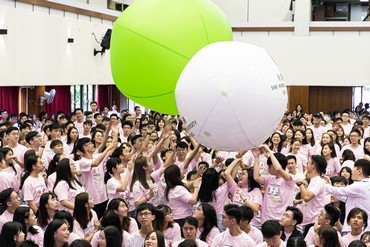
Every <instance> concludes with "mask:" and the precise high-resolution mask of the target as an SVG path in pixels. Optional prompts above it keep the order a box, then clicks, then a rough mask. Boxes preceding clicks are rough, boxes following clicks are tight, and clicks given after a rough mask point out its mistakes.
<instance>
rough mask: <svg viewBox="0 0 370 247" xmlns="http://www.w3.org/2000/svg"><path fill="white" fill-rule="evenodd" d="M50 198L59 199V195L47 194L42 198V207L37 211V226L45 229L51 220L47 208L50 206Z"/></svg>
mask: <svg viewBox="0 0 370 247" xmlns="http://www.w3.org/2000/svg"><path fill="white" fill-rule="evenodd" d="M49 198H50V199H53V198H57V195H55V194H54V193H52V192H46V193H44V194H42V195H41V197H40V206H39V209H38V211H37V224H38V225H39V226H41V227H42V228H45V227H46V226H47V225H48V220H50V217H49V214H48V210H47V208H46V207H45V206H46V204H48V201H49Z"/></svg>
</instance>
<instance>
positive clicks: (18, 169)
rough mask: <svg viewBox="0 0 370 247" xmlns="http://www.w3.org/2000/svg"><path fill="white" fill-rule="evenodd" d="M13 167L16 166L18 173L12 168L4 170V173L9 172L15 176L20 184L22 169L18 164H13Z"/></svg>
mask: <svg viewBox="0 0 370 247" xmlns="http://www.w3.org/2000/svg"><path fill="white" fill-rule="evenodd" d="M13 166H14V169H15V170H16V172H15V171H14V170H13V168H12V167H10V166H9V167H6V168H4V169H3V172H7V173H10V174H12V175H14V176H15V177H16V178H17V180H18V182H20V181H21V174H22V168H21V167H20V165H18V164H17V163H13ZM16 173H17V174H16ZM17 191H18V190H17Z"/></svg>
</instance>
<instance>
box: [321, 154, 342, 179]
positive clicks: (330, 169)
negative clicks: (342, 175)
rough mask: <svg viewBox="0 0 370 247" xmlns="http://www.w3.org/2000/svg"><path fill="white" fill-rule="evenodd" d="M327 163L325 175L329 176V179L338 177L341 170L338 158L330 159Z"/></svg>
mask: <svg viewBox="0 0 370 247" xmlns="http://www.w3.org/2000/svg"><path fill="white" fill-rule="evenodd" d="M326 162H327V166H326V173H325V175H326V176H329V177H335V176H338V174H339V172H340V169H341V165H340V162H339V159H338V158H330V159H329V160H327V161H326Z"/></svg>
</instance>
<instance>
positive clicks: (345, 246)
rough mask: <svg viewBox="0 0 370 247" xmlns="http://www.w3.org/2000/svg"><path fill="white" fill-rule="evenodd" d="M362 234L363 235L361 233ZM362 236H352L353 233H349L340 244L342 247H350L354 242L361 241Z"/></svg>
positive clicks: (341, 239)
mask: <svg viewBox="0 0 370 247" xmlns="http://www.w3.org/2000/svg"><path fill="white" fill-rule="evenodd" d="M361 234H362V233H361ZM361 234H359V235H357V236H354V235H352V233H351V232H349V233H348V234H346V235H344V236H343V237H341V238H340V239H339V241H340V244H341V246H342V247H348V245H349V244H350V243H351V242H352V241H355V240H360V238H361Z"/></svg>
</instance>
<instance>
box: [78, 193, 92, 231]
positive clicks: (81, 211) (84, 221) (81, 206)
mask: <svg viewBox="0 0 370 247" xmlns="http://www.w3.org/2000/svg"><path fill="white" fill-rule="evenodd" d="M88 201H89V194H88V193H87V192H82V193H80V194H78V195H77V196H76V198H75V207H74V210H73V218H74V219H75V220H76V221H77V222H78V223H79V224H80V226H81V228H82V229H86V227H87V225H88V224H89V222H90V220H91V219H92V217H93V214H92V212H91V211H89V212H87V208H86V207H85V204H86V203H87V202H88Z"/></svg>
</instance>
